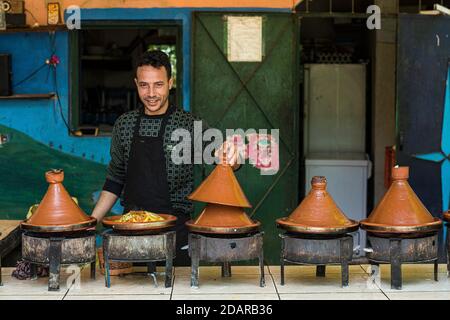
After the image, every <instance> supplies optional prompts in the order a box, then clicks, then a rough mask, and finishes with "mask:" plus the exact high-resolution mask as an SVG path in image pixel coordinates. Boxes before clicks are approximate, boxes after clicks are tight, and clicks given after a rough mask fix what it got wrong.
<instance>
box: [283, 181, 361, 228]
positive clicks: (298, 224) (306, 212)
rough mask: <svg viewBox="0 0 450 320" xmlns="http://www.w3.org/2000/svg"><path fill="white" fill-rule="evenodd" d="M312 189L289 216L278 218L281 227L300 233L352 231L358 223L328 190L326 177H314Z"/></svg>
mask: <svg viewBox="0 0 450 320" xmlns="http://www.w3.org/2000/svg"><path fill="white" fill-rule="evenodd" d="M311 186H312V188H311V191H310V192H309V193H308V195H307V196H306V197H305V198H304V199H303V201H302V202H301V203H300V205H299V206H298V207H297V208H296V209H295V210H294V212H292V214H291V215H290V216H289V217H287V218H281V219H278V220H277V224H278V225H279V227H281V228H284V229H287V230H289V231H293V232H299V233H323V234H328V233H329V234H337V233H346V232H351V231H352V230H354V229H357V228H358V223H357V222H356V221H352V220H350V219H348V218H347V217H346V216H345V214H344V213H343V212H342V211H341V209H339V207H338V206H337V205H336V203H335V202H334V200H333V198H332V197H331V195H330V194H329V193H328V192H327V190H326V187H327V180H326V178H325V177H317V176H316V177H313V178H312V180H311Z"/></svg>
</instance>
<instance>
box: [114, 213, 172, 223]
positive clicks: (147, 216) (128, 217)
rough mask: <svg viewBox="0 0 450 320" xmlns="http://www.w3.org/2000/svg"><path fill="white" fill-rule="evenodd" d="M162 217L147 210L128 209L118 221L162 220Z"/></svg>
mask: <svg viewBox="0 0 450 320" xmlns="http://www.w3.org/2000/svg"><path fill="white" fill-rule="evenodd" d="M163 220H164V218H163V217H161V216H160V215H157V214H156V213H153V212H149V211H130V212H128V213H127V214H124V215H123V216H122V217H121V218H120V219H119V220H118V221H119V222H156V221H163Z"/></svg>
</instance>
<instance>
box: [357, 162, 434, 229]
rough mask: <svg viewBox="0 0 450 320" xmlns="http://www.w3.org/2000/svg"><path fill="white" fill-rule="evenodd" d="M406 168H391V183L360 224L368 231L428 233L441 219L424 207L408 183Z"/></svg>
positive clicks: (407, 170)
mask: <svg viewBox="0 0 450 320" xmlns="http://www.w3.org/2000/svg"><path fill="white" fill-rule="evenodd" d="M408 178H409V167H398V166H397V167H394V168H392V184H391V186H390V187H389V189H388V191H387V192H386V194H385V195H384V197H383V199H381V201H380V203H379V204H378V205H377V206H376V207H375V209H374V210H373V211H372V213H371V214H370V215H369V217H368V218H367V219H364V220H362V221H361V227H362V228H363V229H365V230H367V231H369V232H372V233H393V234H402V233H405V234H407V233H428V232H431V231H437V230H439V229H440V228H441V227H442V221H441V220H439V219H438V218H435V217H433V216H432V215H431V213H430V212H429V211H428V210H427V208H425V206H424V205H423V203H422V202H421V201H420V199H419V198H418V197H417V195H416V194H415V193H414V191H413V189H412V188H411V186H410V185H409V183H408Z"/></svg>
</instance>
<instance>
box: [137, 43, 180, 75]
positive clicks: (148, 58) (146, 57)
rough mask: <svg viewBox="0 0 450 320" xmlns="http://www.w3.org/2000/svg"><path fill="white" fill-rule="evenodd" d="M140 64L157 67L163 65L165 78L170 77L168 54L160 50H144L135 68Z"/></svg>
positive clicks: (170, 69) (170, 68) (170, 67)
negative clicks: (165, 73)
mask: <svg viewBox="0 0 450 320" xmlns="http://www.w3.org/2000/svg"><path fill="white" fill-rule="evenodd" d="M141 66H152V67H154V68H157V69H159V68H161V67H164V68H166V72H167V79H170V77H171V76H172V66H171V64H170V59H169V56H168V55H167V54H165V53H164V52H162V51H161V50H150V51H146V52H144V53H143V54H142V55H141V56H140V58H139V60H138V62H137V66H136V69H137V68H139V67H141Z"/></svg>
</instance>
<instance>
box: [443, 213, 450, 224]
mask: <svg viewBox="0 0 450 320" xmlns="http://www.w3.org/2000/svg"><path fill="white" fill-rule="evenodd" d="M444 220H445V221H447V222H450V211H447V212H445V213H444Z"/></svg>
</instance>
